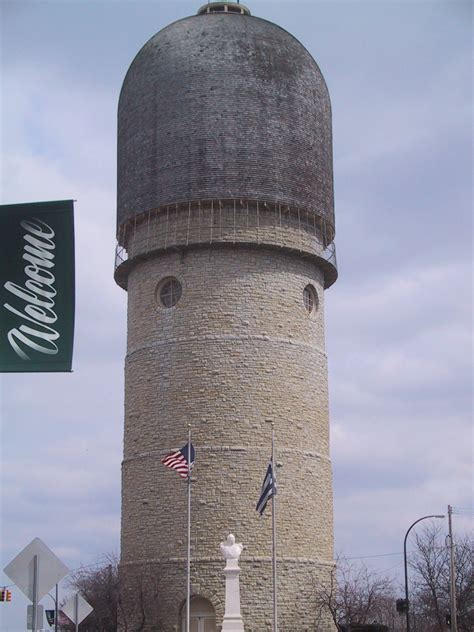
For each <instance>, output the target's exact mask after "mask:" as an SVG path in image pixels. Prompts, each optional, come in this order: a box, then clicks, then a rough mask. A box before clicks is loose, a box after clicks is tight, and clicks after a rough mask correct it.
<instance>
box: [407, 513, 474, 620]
mask: <svg viewBox="0 0 474 632" xmlns="http://www.w3.org/2000/svg"><path fill="white" fill-rule="evenodd" d="M409 565H410V567H411V569H412V571H413V573H412V577H411V591H410V592H411V594H412V597H411V599H410V602H411V611H412V613H413V616H414V617H415V625H416V628H417V630H418V631H419V632H446V614H447V613H449V610H450V601H449V589H450V577H449V551H448V549H447V547H446V543H445V540H444V536H443V534H442V530H441V527H440V526H439V525H437V524H431V525H429V526H427V527H426V528H425V529H423V530H422V531H421V532H420V533H419V534H417V535H416V537H415V550H414V552H413V553H412V555H411V556H410V559H409ZM455 566H456V570H457V572H456V596H457V613H458V628H459V631H460V632H472V630H474V564H473V541H472V539H471V538H470V537H469V536H467V535H466V536H464V537H462V538H460V539H459V540H458V541H457V543H456V547H455Z"/></svg>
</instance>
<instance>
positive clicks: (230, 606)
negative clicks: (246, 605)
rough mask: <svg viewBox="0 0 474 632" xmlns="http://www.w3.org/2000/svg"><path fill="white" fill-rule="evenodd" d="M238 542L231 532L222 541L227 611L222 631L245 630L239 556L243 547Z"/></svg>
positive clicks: (235, 631) (240, 631)
mask: <svg viewBox="0 0 474 632" xmlns="http://www.w3.org/2000/svg"><path fill="white" fill-rule="evenodd" d="M243 548H244V547H243V545H242V544H237V543H236V541H235V536H234V535H232V533H230V534H229V535H228V536H227V540H226V541H225V542H221V543H220V550H221V553H222V555H223V556H224V557H225V561H226V564H225V568H224V575H225V613H224V619H223V621H222V632H244V624H243V621H242V615H241V614H240V586H239V573H240V568H239V557H240V554H241V553H242V549H243Z"/></svg>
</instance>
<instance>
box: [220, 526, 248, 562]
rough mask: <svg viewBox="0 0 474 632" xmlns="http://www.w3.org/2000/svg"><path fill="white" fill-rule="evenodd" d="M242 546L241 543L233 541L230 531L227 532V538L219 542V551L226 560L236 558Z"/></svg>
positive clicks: (233, 537) (233, 536)
mask: <svg viewBox="0 0 474 632" xmlns="http://www.w3.org/2000/svg"><path fill="white" fill-rule="evenodd" d="M243 548H244V546H243V544H237V543H236V542H235V535H232V533H229V535H228V536H227V540H226V541H225V542H221V544H220V549H221V553H222V555H223V556H224V557H225V559H226V560H238V559H239V557H240V554H241V553H242V550H243Z"/></svg>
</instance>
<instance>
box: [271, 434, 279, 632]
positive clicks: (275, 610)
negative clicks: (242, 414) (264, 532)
mask: <svg viewBox="0 0 474 632" xmlns="http://www.w3.org/2000/svg"><path fill="white" fill-rule="evenodd" d="M272 474H273V486H274V487H275V485H276V470H275V424H274V423H272ZM272 535H273V537H272V540H273V542H272V548H273V550H272V562H273V631H274V632H278V604H277V564H276V494H275V493H273V494H272Z"/></svg>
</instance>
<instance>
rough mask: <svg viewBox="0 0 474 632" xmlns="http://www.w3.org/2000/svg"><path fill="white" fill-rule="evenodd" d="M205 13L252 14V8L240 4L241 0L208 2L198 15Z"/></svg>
mask: <svg viewBox="0 0 474 632" xmlns="http://www.w3.org/2000/svg"><path fill="white" fill-rule="evenodd" d="M205 13H240V15H250V9H248V8H247V7H246V6H244V5H243V4H240V1H239V0H237V2H208V3H207V4H205V5H204V6H202V7H201V8H200V9H199V11H198V12H197V14H198V15H204V14H205Z"/></svg>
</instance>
